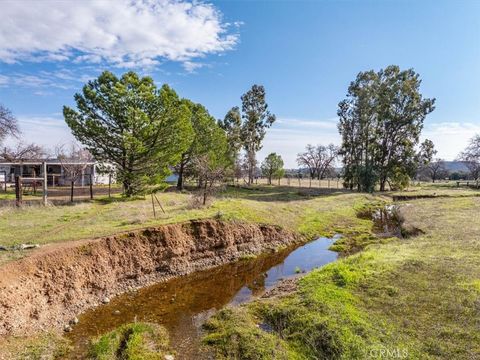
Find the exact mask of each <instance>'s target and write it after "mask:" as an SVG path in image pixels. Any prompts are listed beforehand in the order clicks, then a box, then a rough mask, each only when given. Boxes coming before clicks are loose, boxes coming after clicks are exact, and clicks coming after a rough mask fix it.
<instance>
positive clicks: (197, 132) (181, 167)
mask: <svg viewBox="0 0 480 360" xmlns="http://www.w3.org/2000/svg"><path fill="white" fill-rule="evenodd" d="M182 102H183V103H184V104H185V106H186V107H187V108H188V109H189V110H190V117H189V121H190V123H191V126H192V129H193V136H192V137H191V140H190V143H189V146H188V148H187V149H186V150H185V152H183V153H182V155H181V157H180V162H179V163H178V165H177V166H176V170H177V173H178V181H177V188H178V189H183V180H184V175H185V174H186V173H187V174H190V175H192V174H193V173H194V170H195V167H194V166H192V164H193V163H194V161H195V159H197V158H199V157H201V156H203V155H207V154H208V153H209V152H216V153H217V154H221V155H222V156H224V157H225V156H227V144H226V136H225V132H224V131H223V130H222V128H220V126H219V125H218V124H217V122H216V120H215V118H214V117H213V116H211V115H210V114H209V113H208V110H207V109H206V108H205V107H204V106H203V105H201V104H196V103H193V102H192V101H190V100H187V99H183V100H182Z"/></svg>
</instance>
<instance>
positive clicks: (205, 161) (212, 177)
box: [194, 154, 227, 205]
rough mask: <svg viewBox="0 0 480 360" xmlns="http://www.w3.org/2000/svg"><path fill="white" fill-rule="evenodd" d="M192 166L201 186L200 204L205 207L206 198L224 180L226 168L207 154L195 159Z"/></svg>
mask: <svg viewBox="0 0 480 360" xmlns="http://www.w3.org/2000/svg"><path fill="white" fill-rule="evenodd" d="M194 165H195V170H196V173H197V176H198V179H199V182H200V183H201V184H202V188H201V196H202V204H203V205H205V204H206V203H207V199H208V197H209V196H211V195H213V194H214V193H215V191H216V190H217V187H218V186H217V185H218V184H220V183H221V182H222V181H223V180H224V178H225V174H226V171H227V166H226V164H224V163H223V162H222V161H218V159H216V157H215V156H212V155H209V154H205V155H202V156H199V157H198V158H196V159H195V164H194Z"/></svg>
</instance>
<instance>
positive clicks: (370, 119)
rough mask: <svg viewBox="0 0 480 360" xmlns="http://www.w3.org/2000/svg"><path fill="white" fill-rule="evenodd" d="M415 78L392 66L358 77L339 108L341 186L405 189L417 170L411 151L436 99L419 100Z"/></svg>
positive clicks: (409, 71)
mask: <svg viewBox="0 0 480 360" xmlns="http://www.w3.org/2000/svg"><path fill="white" fill-rule="evenodd" d="M420 84H421V80H420V77H419V75H418V74H417V73H415V71H413V70H412V69H409V70H403V71H402V70H400V68H399V67H398V66H395V65H391V66H388V67H387V68H386V69H384V70H380V71H378V72H375V71H373V70H371V71H366V72H361V73H359V74H358V75H357V78H356V79H355V80H354V81H353V82H352V83H351V84H350V86H349V88H348V93H347V97H346V99H344V100H342V101H341V102H340V103H339V105H338V116H339V118H340V122H339V125H338V129H339V132H340V135H341V137H342V145H341V151H340V154H341V155H342V158H343V164H344V181H345V186H347V187H349V188H358V189H359V190H361V191H373V190H374V188H375V186H376V185H377V184H379V186H380V190H381V191H383V190H385V188H386V184H387V183H389V184H390V185H391V187H392V188H396V187H404V186H405V185H406V183H408V181H409V179H410V177H411V176H413V174H414V172H415V171H416V167H417V166H416V164H417V163H416V160H417V156H416V151H415V148H416V146H417V145H418V142H419V137H420V132H421V130H422V127H423V121H424V119H425V117H426V116H427V115H428V114H429V113H430V112H432V111H433V110H434V103H435V99H428V98H423V96H422V94H421V93H420Z"/></svg>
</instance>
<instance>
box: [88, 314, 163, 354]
mask: <svg viewBox="0 0 480 360" xmlns="http://www.w3.org/2000/svg"><path fill="white" fill-rule="evenodd" d="M168 354H172V352H171V350H170V349H169V343H168V334H167V331H166V330H165V329H164V328H163V327H161V326H159V325H156V324H149V323H132V324H126V325H123V326H120V327H119V328H117V329H115V330H113V331H111V332H109V333H107V334H105V335H103V336H101V337H100V338H98V339H97V340H95V341H94V342H93V343H92V345H91V348H90V352H89V359H92V360H117V359H122V360H164V359H165V355H168Z"/></svg>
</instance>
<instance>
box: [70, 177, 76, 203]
mask: <svg viewBox="0 0 480 360" xmlns="http://www.w3.org/2000/svg"><path fill="white" fill-rule="evenodd" d="M74 186H75V180H71V181H70V202H73V187H74Z"/></svg>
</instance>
